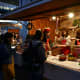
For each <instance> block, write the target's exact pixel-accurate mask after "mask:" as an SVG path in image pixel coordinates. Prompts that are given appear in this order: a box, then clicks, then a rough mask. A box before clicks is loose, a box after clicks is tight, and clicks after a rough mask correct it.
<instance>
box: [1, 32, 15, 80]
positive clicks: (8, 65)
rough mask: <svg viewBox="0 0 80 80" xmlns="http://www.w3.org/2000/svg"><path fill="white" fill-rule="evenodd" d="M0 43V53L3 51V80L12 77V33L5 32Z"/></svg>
mask: <svg viewBox="0 0 80 80" xmlns="http://www.w3.org/2000/svg"><path fill="white" fill-rule="evenodd" d="M2 38H3V39H2V40H3V41H2V44H1V49H0V53H3V58H2V59H3V61H2V65H3V76H4V80H11V79H12V78H13V74H14V73H13V72H14V71H12V67H13V66H12V51H11V38H12V34H11V33H8V32H7V33H6V34H4V35H3V36H2Z"/></svg>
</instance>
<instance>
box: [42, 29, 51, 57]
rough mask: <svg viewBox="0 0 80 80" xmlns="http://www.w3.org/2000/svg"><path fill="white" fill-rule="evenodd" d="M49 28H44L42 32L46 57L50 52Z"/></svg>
mask: <svg viewBox="0 0 80 80" xmlns="http://www.w3.org/2000/svg"><path fill="white" fill-rule="evenodd" d="M49 37H50V28H45V29H44V31H43V43H44V47H45V50H46V51H45V52H46V56H47V55H48V51H50V50H51V49H50V44H49V42H50V38H49Z"/></svg>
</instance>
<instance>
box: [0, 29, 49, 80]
mask: <svg viewBox="0 0 80 80" xmlns="http://www.w3.org/2000/svg"><path fill="white" fill-rule="evenodd" d="M42 34H43V38H42ZM49 34H50V29H45V30H44V32H43V33H42V31H41V30H36V33H35V35H33V37H28V38H26V41H25V46H26V47H24V46H23V48H24V50H23V51H22V54H21V56H22V60H23V65H22V68H23V72H24V73H23V74H22V75H24V76H23V80H43V73H44V63H45V61H46V58H47V55H48V54H47V52H48V51H49V50H50V45H49ZM29 36H30V35H29ZM12 38H13V34H11V33H6V34H4V35H1V41H0V48H1V49H0V57H1V58H0V59H1V60H0V63H2V64H0V65H1V67H0V72H1V73H2V74H1V75H2V79H1V80H12V79H13V78H14V77H15V79H16V80H18V78H17V75H16V74H15V73H16V70H15V69H14V71H13V72H12V73H11V72H10V70H9V69H8V68H9V65H10V64H12V56H14V57H15V55H14V54H15V53H16V51H15V52H14V54H13V50H12V49H11V40H12ZM2 53H4V54H2ZM7 61H8V62H7ZM4 62H6V63H4ZM10 62H11V63H10ZM4 65H6V66H5V67H3V66H4ZM15 65H16V64H15V62H14V65H13V67H14V66H15ZM2 68H4V69H2ZM5 71H6V72H5ZM20 74H21V73H20ZM1 75H0V76H1ZM10 75H11V76H10ZM3 76H4V78H6V79H3ZM19 77H20V76H19ZM0 78H1V77H0Z"/></svg>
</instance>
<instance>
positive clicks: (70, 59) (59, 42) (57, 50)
mask: <svg viewBox="0 0 80 80" xmlns="http://www.w3.org/2000/svg"><path fill="white" fill-rule="evenodd" d="M69 23H70V24H69ZM71 23H72V24H71ZM79 24H80V23H79V17H78V16H77V17H76V16H75V17H74V19H73V18H70V19H67V20H64V21H62V22H61V23H60V26H61V27H60V26H57V28H56V29H57V30H56V29H55V30H56V31H55V37H54V42H53V43H52V48H51V50H52V54H50V55H49V56H48V58H47V62H48V63H50V64H53V65H57V66H60V67H64V68H67V69H71V70H74V71H78V72H80V44H79V43H80V27H79ZM68 26H69V27H68Z"/></svg>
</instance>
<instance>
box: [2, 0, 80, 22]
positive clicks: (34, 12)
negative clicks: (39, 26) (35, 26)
mask: <svg viewBox="0 0 80 80" xmlns="http://www.w3.org/2000/svg"><path fill="white" fill-rule="evenodd" d="M72 11H74V12H75V11H80V0H52V1H51V2H47V3H44V4H41V5H38V6H34V7H31V8H29V6H25V7H22V8H20V9H17V10H15V11H13V12H11V13H9V14H6V15H4V16H1V17H0V19H6V20H23V21H24V20H34V19H40V18H45V17H48V16H53V15H60V14H65V12H72Z"/></svg>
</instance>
